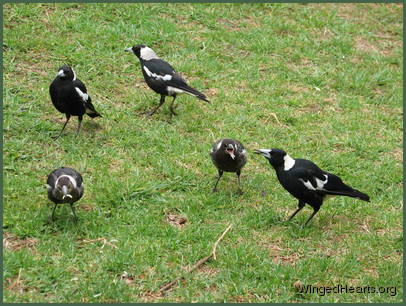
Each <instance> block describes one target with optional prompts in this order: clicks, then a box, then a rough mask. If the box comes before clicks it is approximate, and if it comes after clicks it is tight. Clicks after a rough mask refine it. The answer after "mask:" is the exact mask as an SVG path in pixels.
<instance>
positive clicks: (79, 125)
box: [76, 116, 83, 137]
mask: <svg viewBox="0 0 406 306" xmlns="http://www.w3.org/2000/svg"><path fill="white" fill-rule="evenodd" d="M78 120H79V123H78V130H77V131H76V137H77V136H79V132H80V127H81V126H82V120H83V116H79V117H78Z"/></svg>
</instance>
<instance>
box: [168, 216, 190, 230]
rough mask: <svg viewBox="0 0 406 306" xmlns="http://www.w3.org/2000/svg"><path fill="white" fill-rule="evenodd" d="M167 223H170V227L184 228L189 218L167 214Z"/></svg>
mask: <svg viewBox="0 0 406 306" xmlns="http://www.w3.org/2000/svg"><path fill="white" fill-rule="evenodd" d="M165 218H166V222H168V223H169V224H170V225H172V226H174V227H177V228H182V227H183V226H185V225H186V222H187V218H186V217H184V216H181V215H176V214H173V213H167V214H166V215H165Z"/></svg>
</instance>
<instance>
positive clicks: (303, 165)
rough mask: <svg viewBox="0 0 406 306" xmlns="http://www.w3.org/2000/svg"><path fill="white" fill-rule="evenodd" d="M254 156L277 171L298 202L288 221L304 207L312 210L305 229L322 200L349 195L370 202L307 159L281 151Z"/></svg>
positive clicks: (262, 150)
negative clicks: (293, 156) (260, 156)
mask: <svg viewBox="0 0 406 306" xmlns="http://www.w3.org/2000/svg"><path fill="white" fill-rule="evenodd" d="M255 153H257V154H261V155H262V156H264V157H265V158H266V159H267V160H268V161H269V163H270V164H271V165H272V167H273V168H274V169H275V171H276V175H277V177H278V180H279V182H280V183H281V185H282V187H283V188H285V189H286V190H287V191H288V192H289V193H290V194H291V195H293V196H294V197H295V198H297V199H298V200H299V203H298V208H297V210H296V211H295V212H294V213H293V214H292V215H291V216H290V218H289V220H291V219H292V218H293V217H294V216H295V215H296V214H297V213H298V212H299V211H300V210H302V208H303V207H304V206H305V204H309V205H310V206H311V207H312V208H313V213H312V215H311V216H310V217H309V219H307V221H306V223H305V225H304V226H306V225H307V223H309V221H310V220H311V219H312V218H313V217H314V215H315V214H316V213H317V212H318V211H319V209H320V207H321V205H322V204H323V202H324V200H326V199H327V198H329V197H331V196H337V195H341V196H348V197H352V198H358V199H360V200H362V201H366V202H369V196H368V195H366V194H365V193H362V192H361V191H359V190H356V189H353V188H351V187H350V186H348V185H346V184H344V182H343V181H342V180H341V178H339V177H338V176H337V175H334V174H332V173H329V172H327V171H324V170H321V169H320V168H319V167H318V166H317V165H316V164H314V163H313V162H312V161H310V160H306V159H295V158H292V157H290V156H289V155H288V154H287V153H286V152H285V151H283V150H280V149H259V150H255Z"/></svg>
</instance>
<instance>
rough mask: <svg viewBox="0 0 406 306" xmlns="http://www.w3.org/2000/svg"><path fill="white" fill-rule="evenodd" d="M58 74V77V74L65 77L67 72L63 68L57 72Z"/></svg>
mask: <svg viewBox="0 0 406 306" xmlns="http://www.w3.org/2000/svg"><path fill="white" fill-rule="evenodd" d="M56 76H57V77H58V76H60V77H64V76H65V73H63V70H62V69H61V70H59V71H58V73H57V75H56Z"/></svg>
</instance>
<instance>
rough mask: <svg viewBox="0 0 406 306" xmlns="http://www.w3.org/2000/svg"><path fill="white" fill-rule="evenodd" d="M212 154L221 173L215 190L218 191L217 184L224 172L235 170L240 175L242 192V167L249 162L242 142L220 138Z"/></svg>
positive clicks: (239, 190)
mask: <svg viewBox="0 0 406 306" xmlns="http://www.w3.org/2000/svg"><path fill="white" fill-rule="evenodd" d="M210 156H211V160H212V161H213V164H214V165H215V166H216V168H217V170H218V174H219V177H218V179H217V181H216V184H215V185H214V188H213V192H216V191H217V184H218V182H219V181H220V179H221V176H222V175H223V173H224V172H235V173H236V174H237V177H238V192H239V193H240V194H242V190H241V188H240V175H241V169H242V168H243V167H244V166H245V164H246V163H247V151H246V150H245V148H244V146H243V145H242V144H241V142H239V141H238V140H234V139H228V138H224V139H220V140H218V141H216V142H215V144H214V145H213V147H212V149H211V151H210Z"/></svg>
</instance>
